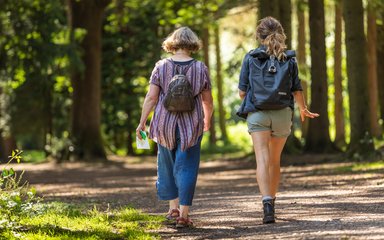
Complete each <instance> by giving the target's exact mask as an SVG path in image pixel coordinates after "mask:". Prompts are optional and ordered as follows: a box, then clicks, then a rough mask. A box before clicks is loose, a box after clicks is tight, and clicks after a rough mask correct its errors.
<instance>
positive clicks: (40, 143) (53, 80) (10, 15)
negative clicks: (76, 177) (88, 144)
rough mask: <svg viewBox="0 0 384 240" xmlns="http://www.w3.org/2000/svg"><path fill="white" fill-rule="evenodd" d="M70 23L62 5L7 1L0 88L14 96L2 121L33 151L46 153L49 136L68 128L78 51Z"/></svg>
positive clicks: (0, 32) (0, 21)
mask: <svg viewBox="0 0 384 240" xmlns="http://www.w3.org/2000/svg"><path fill="white" fill-rule="evenodd" d="M66 24H67V22H66V13H65V8H64V6H63V5H62V3H61V2H60V1H50V0H34V1H30V0H20V1H11V0H4V1H1V11H0V53H1V54H0V84H1V87H2V89H3V94H8V95H9V96H10V97H9V98H7V101H6V103H2V104H5V106H4V107H3V109H2V110H3V112H2V114H1V117H2V118H3V119H7V123H6V124H5V125H9V127H8V128H7V130H8V131H9V132H12V135H13V136H16V137H18V140H19V141H20V142H21V143H22V144H23V145H25V146H27V148H40V149H42V148H44V145H45V144H46V142H45V135H46V134H47V133H49V134H54V133H53V131H54V130H56V131H57V132H59V134H61V131H62V130H63V128H64V129H65V128H67V125H68V120H66V119H68V118H69V117H68V97H69V91H70V86H69V85H70V84H69V80H68V77H67V76H68V71H69V69H68V66H69V61H70V58H71V56H73V55H74V54H73V52H74V51H73V48H72V46H70V45H69V44H68V43H69V39H68V28H67V27H66ZM71 61H75V60H74V58H73V57H72V59H71ZM31 109H33V111H31ZM5 127H6V126H2V129H1V130H4V129H5Z"/></svg>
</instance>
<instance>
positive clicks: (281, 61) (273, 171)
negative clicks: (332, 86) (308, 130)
mask: <svg viewBox="0 0 384 240" xmlns="http://www.w3.org/2000/svg"><path fill="white" fill-rule="evenodd" d="M256 38H257V40H258V41H259V42H260V44H261V45H260V47H259V48H257V49H255V50H253V51H251V52H250V53H248V54H246V55H245V58H244V61H243V65H242V68H241V73H240V82H239V95H240V98H242V99H244V100H243V104H242V108H241V110H240V112H239V114H240V115H243V116H246V118H247V124H248V131H249V133H250V134H251V136H252V141H253V147H254V150H255V155H256V163H257V169H256V178H257V182H258V185H259V189H260V193H261V195H262V204H263V210H264V217H263V223H274V222H275V198H276V193H277V190H278V186H279V180H280V156H281V152H282V150H283V147H284V145H285V142H286V140H287V137H288V136H289V134H290V132H291V126H292V114H293V109H294V100H295V101H296V103H297V104H298V106H299V109H300V115H301V120H302V121H304V118H305V117H309V118H314V117H318V116H319V114H317V113H311V112H310V111H309V110H308V108H307V106H306V104H305V101H304V96H303V93H302V87H301V84H300V80H299V78H298V68H297V63H296V61H295V58H293V57H292V56H293V55H294V53H293V51H289V52H288V51H285V50H286V45H285V40H286V36H285V34H284V30H283V28H282V26H281V24H280V22H279V21H277V20H276V19H274V18H272V17H266V18H264V19H261V20H260V23H259V25H258V26H257V29H256ZM288 55H289V56H288ZM267 61H270V63H269V64H270V65H271V66H269V70H268V71H269V72H262V70H259V69H261V68H262V67H260V66H266V64H267V63H268V62H267ZM255 64H259V65H258V66H259V68H257V67H254V65H255ZM283 66H285V68H284V67H283ZM266 69H268V68H266ZM276 70H277V72H276ZM279 71H280V72H279ZM284 71H285V72H284ZM276 74H283V75H284V74H286V75H284V76H285V79H284V80H286V81H288V82H287V83H283V84H285V86H291V88H290V89H288V91H282V90H278V91H276V92H277V93H278V94H279V95H281V96H284V97H283V98H284V99H285V102H283V103H282V104H280V105H278V106H276V105H273V104H270V103H268V104H266V105H264V106H262V105H257V104H256V103H259V102H261V101H263V99H265V98H266V96H267V95H268V93H265V92H263V86H266V88H265V89H268V88H267V87H273V86H276V85H277V84H276V83H275V82H274V81H276V79H277V78H279V77H280V78H283V77H282V75H280V76H276ZM261 76H269V78H268V79H267V77H264V78H265V79H263V78H262V77H261ZM260 79H262V81H263V82H260V81H261V80H260ZM267 84H268V86H267ZM256 88H257V89H256ZM260 89H261V90H260ZM264 91H265V90H264ZM277 97H279V96H277ZM268 101H269V99H268Z"/></svg>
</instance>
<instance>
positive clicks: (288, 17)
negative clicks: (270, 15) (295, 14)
mask: <svg viewBox="0 0 384 240" xmlns="http://www.w3.org/2000/svg"><path fill="white" fill-rule="evenodd" d="M279 4H280V6H279V10H280V12H279V17H280V19H278V20H279V21H280V22H281V25H282V26H283V28H284V32H285V35H286V36H287V41H286V44H287V48H288V49H291V48H292V4H291V0H284V1H279Z"/></svg>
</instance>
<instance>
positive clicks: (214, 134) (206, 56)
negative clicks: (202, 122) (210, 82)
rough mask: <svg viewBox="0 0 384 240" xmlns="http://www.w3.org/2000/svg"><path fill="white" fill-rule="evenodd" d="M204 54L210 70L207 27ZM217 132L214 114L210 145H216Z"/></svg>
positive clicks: (204, 34) (210, 130)
mask: <svg viewBox="0 0 384 240" xmlns="http://www.w3.org/2000/svg"><path fill="white" fill-rule="evenodd" d="M202 40H203V41H202V42H203V53H204V63H205V65H206V66H207V67H208V69H209V29H208V27H205V28H204V29H203V39H202ZM216 141H217V138H216V130H215V114H212V118H211V128H210V129H209V144H210V145H216Z"/></svg>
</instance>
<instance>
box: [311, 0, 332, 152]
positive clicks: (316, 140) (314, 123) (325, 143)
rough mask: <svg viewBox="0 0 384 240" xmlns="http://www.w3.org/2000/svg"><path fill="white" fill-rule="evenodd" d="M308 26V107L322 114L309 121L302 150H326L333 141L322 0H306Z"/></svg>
mask: <svg viewBox="0 0 384 240" xmlns="http://www.w3.org/2000/svg"><path fill="white" fill-rule="evenodd" d="M309 28H310V45H311V63H312V65H311V78H312V84H311V107H310V109H311V111H313V112H317V113H319V114H320V116H321V117H319V118H315V119H311V120H310V122H309V127H308V135H307V139H306V145H305V149H306V150H307V151H310V152H327V151H329V150H330V149H331V147H332V143H331V140H330V137H329V120H328V84H327V66H326V51H325V19H324V2H323V0H311V1H309ZM307 121H308V120H307Z"/></svg>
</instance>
